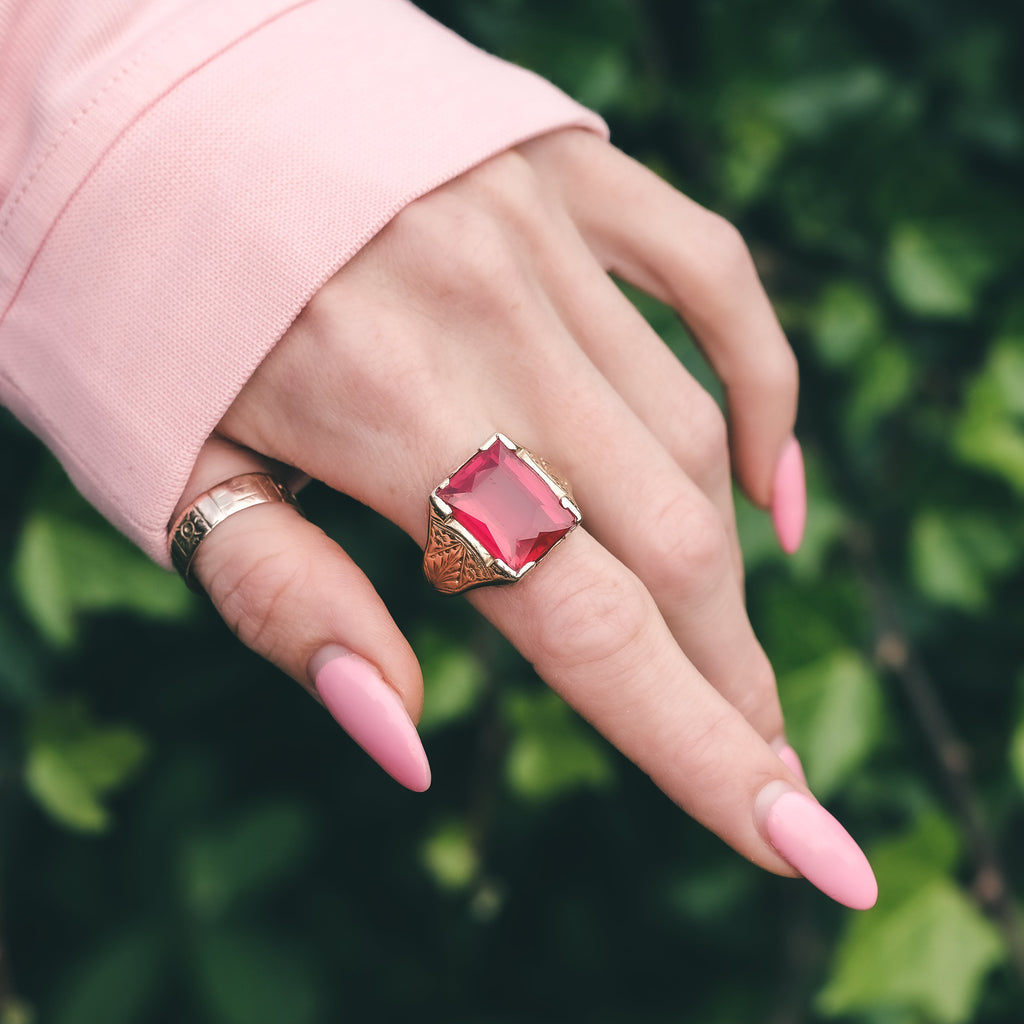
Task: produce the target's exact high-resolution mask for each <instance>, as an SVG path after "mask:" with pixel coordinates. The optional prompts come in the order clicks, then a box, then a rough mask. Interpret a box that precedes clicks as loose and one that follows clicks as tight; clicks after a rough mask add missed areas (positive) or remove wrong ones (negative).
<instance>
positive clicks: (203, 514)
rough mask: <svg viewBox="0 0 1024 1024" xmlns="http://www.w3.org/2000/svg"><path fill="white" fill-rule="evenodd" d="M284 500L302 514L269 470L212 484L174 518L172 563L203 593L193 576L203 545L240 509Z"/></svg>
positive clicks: (292, 497)
mask: <svg viewBox="0 0 1024 1024" xmlns="http://www.w3.org/2000/svg"><path fill="white" fill-rule="evenodd" d="M278 501H283V502H286V503H287V504H289V505H292V506H293V507H294V508H295V509H297V510H298V511H299V512H300V513H301V511H302V510H301V509H300V508H299V503H298V502H297V501H296V500H295V495H294V494H292V492H291V491H290V490H288V488H287V487H285V485H284V484H283V483H281V481H280V480H275V479H274V477H272V476H270V474H269V473H243V474H242V475H241V476H233V477H232V478H231V479H230V480H225V481H224V482H223V483H220V484H217V486H216V487H211V488H210V489H209V490H208V491H204V492H203V493H202V494H200V495H199V497H198V498H196V500H195V501H193V502H192V504H191V505H189V506H188V508H186V509H185V511H184V512H182V513H181V515H180V516H178V518H177V519H176V520H175V521H174V525H173V526H172V527H171V529H170V531H169V536H170V545H171V562H172V563H173V564H174V568H175V569H177V570H178V572H179V573H180V574H181V578H182V579H183V580H184V581H185V583H186V584H187V585H188V587H189V589H190V590H194V591H195V592H196V593H198V594H201V593H203V588H202V587H201V586H200V585H199V583H198V581H197V580H196V578H195V577H194V576H193V575H192V562H193V560H194V559H195V557H196V552H197V551H198V550H199V546H200V544H202V543H203V541H204V540H206V538H207V537H209V536H210V533H211V532H212V531H213V530H214V529H215V528H216V527H217V526H219V525H220V524H221V523H223V522H224V520H225V519H229V518H230V517H231V516H233V515H234V514H235V513H236V512H241V511H243V510H244V509H247V508H252V507H253V506H254V505H264V504H267V503H268V502H278Z"/></svg>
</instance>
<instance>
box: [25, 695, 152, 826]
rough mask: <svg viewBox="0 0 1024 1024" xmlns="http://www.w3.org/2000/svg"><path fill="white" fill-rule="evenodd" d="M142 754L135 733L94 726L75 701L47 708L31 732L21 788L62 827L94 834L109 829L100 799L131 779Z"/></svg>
mask: <svg viewBox="0 0 1024 1024" xmlns="http://www.w3.org/2000/svg"><path fill="white" fill-rule="evenodd" d="M145 753H146V743H145V740H144V739H143V738H142V736H141V735H140V734H139V733H138V732H137V731H135V730H134V729H131V728H128V727H125V726H101V725H98V724H96V723H95V722H94V721H93V719H92V718H91V717H90V716H89V714H88V712H87V711H86V710H85V707H84V706H83V705H82V704H80V703H78V702H77V701H62V702H58V703H52V704H46V705H43V706H42V707H40V708H39V709H38V710H37V711H36V713H35V715H34V717H33V719H32V722H31V724H30V727H29V734H28V754H27V757H26V761H25V782H26V784H27V786H28V789H29V792H30V793H31V794H32V795H33V796H34V797H35V799H36V800H37V801H38V803H39V804H40V806H42V807H43V809H44V810H45V811H46V812H47V813H48V814H50V815H51V816H52V817H53V818H55V819H56V820H57V821H59V822H60V823H61V824H63V825H66V826H68V827H69V828H73V829H77V830H79V831H83V832H98V831H102V830H103V829H105V828H106V827H107V826H108V825H109V823H110V816H109V813H108V811H107V809H106V807H105V806H104V804H103V799H102V798H103V797H104V796H105V795H107V794H108V793H110V792H111V791H113V790H115V789H117V788H119V787H121V786H123V785H124V784H125V783H126V782H127V781H128V780H129V779H130V778H131V776H132V775H133V774H134V773H135V772H136V771H137V770H138V768H139V766H140V765H141V763H142V761H143V758H144V757H145Z"/></svg>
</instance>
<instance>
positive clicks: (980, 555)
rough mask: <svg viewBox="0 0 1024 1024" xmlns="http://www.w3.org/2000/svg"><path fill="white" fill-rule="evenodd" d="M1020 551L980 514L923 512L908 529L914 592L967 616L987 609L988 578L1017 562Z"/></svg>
mask: <svg viewBox="0 0 1024 1024" xmlns="http://www.w3.org/2000/svg"><path fill="white" fill-rule="evenodd" d="M1021 553H1022V551H1021V546H1020V545H1019V544H1018V543H1016V542H1015V539H1014V538H1013V536H1012V535H1011V534H1009V533H1008V532H1007V530H1006V524H1005V523H1003V522H1002V521H1001V520H998V519H995V518H993V517H990V516H986V515H983V514H981V513H952V512H943V513H940V512H937V511H934V510H928V511H925V512H921V513H920V514H919V515H918V516H917V517H916V518H915V519H914V523H913V526H912V528H911V535H910V555H911V568H912V571H913V576H914V581H915V583H916V584H917V588H918V590H920V591H921V593H922V594H924V595H925V596H926V597H928V598H930V599H931V600H932V601H934V602H935V603H936V604H940V605H949V606H952V607H955V608H960V609H962V610H964V611H968V612H976V611H980V610H982V609H984V608H985V607H987V605H988V603H989V598H990V587H991V583H992V580H993V579H994V578H997V577H999V576H1000V575H1003V574H1005V573H1006V572H1008V571H1009V570H1010V569H1012V568H1013V567H1014V566H1015V565H1016V564H1018V563H1019V561H1020V558H1021Z"/></svg>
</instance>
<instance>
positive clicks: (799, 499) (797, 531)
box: [772, 437, 807, 555]
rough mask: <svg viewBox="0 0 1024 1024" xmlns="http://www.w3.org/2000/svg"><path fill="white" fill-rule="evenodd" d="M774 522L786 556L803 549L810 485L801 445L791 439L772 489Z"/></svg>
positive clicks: (778, 467)
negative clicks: (801, 546) (802, 542)
mask: <svg viewBox="0 0 1024 1024" xmlns="http://www.w3.org/2000/svg"><path fill="white" fill-rule="evenodd" d="M772 522H773V523H774V525H775V536H776V537H778V538H779V544H780V545H781V546H782V550H783V551H785V552H786V554H787V555H792V554H793V553H794V552H795V551H797V550H798V548H799V547H800V542H801V541H802V540H803V537H804V525H805V524H806V522H807V482H806V480H805V478H804V456H803V452H802V451H801V449H800V442H799V441H797V439H796V438H795V437H790V439H789V440H788V441H787V442H786V444H785V445H784V447H783V449H782V454H781V455H780V456H779V462H778V465H777V466H776V467H775V483H774V485H773V488H772Z"/></svg>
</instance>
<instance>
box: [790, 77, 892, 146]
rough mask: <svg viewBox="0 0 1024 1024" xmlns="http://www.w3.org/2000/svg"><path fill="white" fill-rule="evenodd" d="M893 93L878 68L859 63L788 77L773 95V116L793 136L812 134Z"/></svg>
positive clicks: (832, 129)
mask: <svg viewBox="0 0 1024 1024" xmlns="http://www.w3.org/2000/svg"><path fill="white" fill-rule="evenodd" d="M891 95H892V85H891V83H890V82H888V81H887V80H886V77H885V75H884V73H883V72H882V70H881V68H879V67H877V66H875V65H871V64H861V65H855V66H852V67H847V68H842V69H840V70H836V71H831V72H828V73H825V74H816V75H803V76H800V77H797V78H793V79H790V80H788V81H786V82H785V84H784V85H782V86H781V87H780V88H779V89H777V90H776V92H775V95H774V96H773V98H772V109H773V111H774V113H775V116H776V117H777V119H778V120H779V121H780V123H782V124H784V125H785V126H786V128H787V129H788V130H789V131H790V132H792V133H793V134H794V135H798V136H801V137H815V136H819V135H822V134H824V133H825V132H828V131H834V130H835V129H836V125H837V122H840V121H842V120H843V119H844V118H847V117H850V116H852V115H857V114H863V113H864V112H866V111H870V110H871V109H872V108H874V107H875V106H877V105H878V104H879V103H881V102H883V101H884V100H885V99H886V98H888V97H891Z"/></svg>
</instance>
